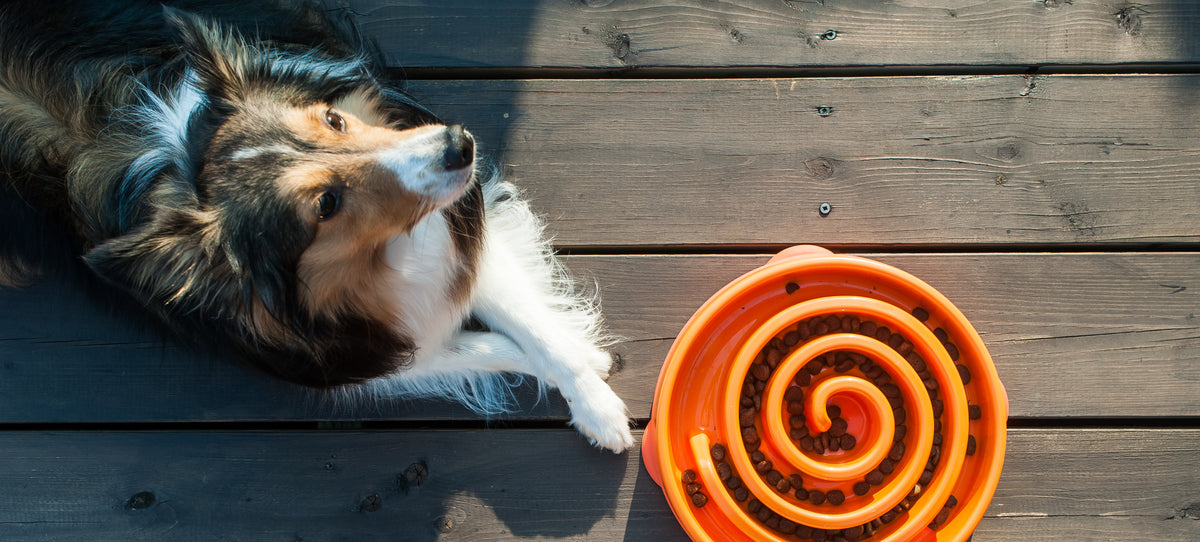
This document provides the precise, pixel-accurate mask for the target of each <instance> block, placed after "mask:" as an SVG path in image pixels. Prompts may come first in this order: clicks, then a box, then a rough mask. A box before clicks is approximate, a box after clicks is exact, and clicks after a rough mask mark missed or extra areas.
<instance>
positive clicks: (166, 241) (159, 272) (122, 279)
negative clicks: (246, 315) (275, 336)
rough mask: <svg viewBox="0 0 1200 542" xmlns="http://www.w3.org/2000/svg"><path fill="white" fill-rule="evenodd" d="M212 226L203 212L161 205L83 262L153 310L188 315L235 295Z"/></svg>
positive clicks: (229, 270) (232, 279) (231, 275)
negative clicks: (140, 224)
mask: <svg viewBox="0 0 1200 542" xmlns="http://www.w3.org/2000/svg"><path fill="white" fill-rule="evenodd" d="M212 228H213V221H212V220H209V219H206V218H205V217H204V216H203V215H202V214H200V213H194V212H184V211H180V210H175V209H160V210H159V211H158V212H157V213H156V214H155V216H154V217H153V218H152V219H151V220H149V221H147V222H146V223H145V224H143V225H142V226H140V227H138V228H137V229H134V230H133V231H131V232H129V233H127V234H125V235H122V236H120V237H115V238H112V239H109V240H107V241H105V242H104V243H102V244H100V245H98V246H96V247H95V248H93V249H91V250H90V251H88V252H87V254H85V255H84V262H85V263H86V264H87V265H88V267H90V268H91V269H92V271H94V272H95V273H96V274H97V275H99V276H100V277H101V278H103V279H105V280H106V281H108V282H109V283H111V284H113V285H115V286H117V287H119V288H121V289H122V290H125V291H126V292H129V293H130V294H132V295H133V296H134V297H135V298H137V299H138V301H140V302H141V303H142V304H143V305H145V306H146V307H148V308H150V309H151V310H153V311H155V312H159V313H162V314H171V313H185V314H186V313H188V312H192V311H196V310H201V309H203V308H205V306H206V305H210V304H212V303H213V302H221V301H226V302H227V301H232V300H233V299H234V298H236V295H231V294H232V293H233V292H236V281H235V274H234V272H233V267H232V266H231V265H230V262H229V261H228V260H227V259H226V258H225V257H224V254H223V251H222V250H221V249H220V246H219V242H218V241H217V239H216V236H215V235H213V232H212ZM214 298H224V299H214ZM231 308H232V307H231Z"/></svg>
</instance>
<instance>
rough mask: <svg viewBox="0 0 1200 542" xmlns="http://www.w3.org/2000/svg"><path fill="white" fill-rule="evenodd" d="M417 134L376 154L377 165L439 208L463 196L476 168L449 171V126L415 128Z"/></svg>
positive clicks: (468, 167) (409, 189) (469, 167)
mask: <svg viewBox="0 0 1200 542" xmlns="http://www.w3.org/2000/svg"><path fill="white" fill-rule="evenodd" d="M416 131H418V133H416V134H414V135H413V136H412V137H407V138H404V139H403V140H401V141H399V142H397V143H396V144H394V145H392V146H389V147H386V148H384V149H382V150H380V151H377V152H376V153H375V158H376V160H377V162H378V163H379V164H380V165H381V166H383V167H385V168H387V169H388V170H390V171H391V172H392V173H394V174H395V175H396V178H397V179H398V181H399V182H400V183H401V184H402V185H403V186H404V188H405V189H406V190H408V191H410V192H413V193H415V194H418V195H421V196H424V197H427V198H429V199H430V200H432V201H434V202H437V203H438V204H439V205H445V204H448V203H450V202H452V201H454V200H455V199H457V198H458V197H459V196H460V195H462V190H463V188H465V187H466V185H467V181H469V180H470V178H471V174H472V172H473V168H472V167H471V166H470V165H468V166H466V167H461V168H459V169H451V170H447V169H446V154H447V149H448V148H449V147H451V146H452V145H453V143H452V142H451V141H452V140H451V136H450V131H449V129H448V128H447V127H446V126H440V125H437V126H429V127H427V128H418V129H416Z"/></svg>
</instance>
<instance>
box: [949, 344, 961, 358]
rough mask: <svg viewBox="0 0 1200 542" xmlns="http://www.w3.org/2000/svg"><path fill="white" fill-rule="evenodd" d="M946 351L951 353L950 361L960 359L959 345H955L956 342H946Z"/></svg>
mask: <svg viewBox="0 0 1200 542" xmlns="http://www.w3.org/2000/svg"><path fill="white" fill-rule="evenodd" d="M946 353H947V354H950V361H958V357H959V355H960V354H959V353H958V347H957V346H954V343H951V342H948V343H946Z"/></svg>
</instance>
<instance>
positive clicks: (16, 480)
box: [0, 429, 1200, 542]
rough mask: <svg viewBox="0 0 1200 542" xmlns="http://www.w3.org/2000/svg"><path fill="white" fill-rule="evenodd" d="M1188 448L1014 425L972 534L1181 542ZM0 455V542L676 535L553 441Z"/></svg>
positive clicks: (274, 438)
mask: <svg viewBox="0 0 1200 542" xmlns="http://www.w3.org/2000/svg"><path fill="white" fill-rule="evenodd" d="M1197 447H1200V431H1197V430H1194V429H1177V430H1053V431H1047V430H1013V431H1011V432H1010V433H1009V439H1008V454H1007V456H1006V461H1005V465H1004V473H1003V475H1002V476H1001V480H1000V485H999V488H998V489H997V492H996V495H995V497H994V498H993V500H992V504H991V507H990V508H989V510H988V512H987V514H986V515H985V517H984V519H983V520H982V522H981V523H980V525H979V528H978V531H977V534H976V537H975V540H978V541H991V540H1018V539H1020V540H1051V539H1052V537H1058V539H1061V537H1062V536H1063V535H1064V534H1067V533H1069V536H1070V538H1071V539H1072V540H1085V541H1087V540H1115V539H1123V538H1129V539H1136V540H1194V539H1196V538H1197V537H1198V536H1200V522H1197V521H1196V520H1195V513H1196V502H1197V500H1198V498H1200V496H1198V495H1197V489H1196V488H1197V487H1200V471H1197V470H1196V469H1194V468H1191V467H1192V465H1193V462H1194V456H1195V450H1196V449H1197ZM0 448H2V449H4V450H5V453H4V455H3V457H0V487H3V488H5V489H4V491H2V492H0V538H3V539H5V540H16V539H20V540H29V541H48V540H81V539H86V540H96V541H107V540H114V541H115V540H120V541H138V540H153V541H155V542H167V541H172V540H201V539H203V540H215V539H219V540H356V541H372V540H381V541H382V540H406V541H433V540H440V541H447V540H472V541H483V540H513V539H517V540H526V539H546V538H554V539H562V540H608V539H622V538H623V539H625V540H662V541H664V542H667V541H680V542H683V541H685V540H686V537H685V536H684V535H683V533H682V530H681V529H680V528H679V527H678V525H677V524H676V522H675V520H674V518H673V517H672V515H671V512H670V510H669V508H668V507H667V505H666V502H665V499H664V498H663V496H662V493H661V490H660V489H659V488H658V486H656V485H655V484H654V483H653V482H652V481H651V480H650V479H649V476H648V475H647V474H646V472H645V469H644V468H643V467H642V466H641V458H640V457H639V455H638V454H637V453H636V452H631V453H627V454H624V455H620V456H616V455H612V454H609V453H606V452H601V451H597V450H594V449H591V448H588V447H587V445H586V444H585V443H583V442H582V440H581V439H579V438H578V437H576V436H575V435H574V434H572V433H571V432H570V431H569V430H562V431H532V430H504V431H454V432H448V431H399V432H340V431H330V432H303V431H299V432H272V431H263V432H207V431H184V432H173V431H162V432H90V431H78V432H70V433H47V432H38V431H9V432H4V433H0ZM484 450H486V452H484ZM418 462H424V464H425V466H426V468H427V472H428V477H427V478H426V479H424V481H423V483H421V484H419V485H418V484H415V483H408V482H406V481H407V480H408V478H407V477H406V476H405V473H406V471H407V470H408V468H409V466H410V465H412V464H414V463H418ZM535 465H536V474H535V472H534V471H533V470H531V468H532V466H535Z"/></svg>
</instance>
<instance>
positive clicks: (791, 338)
mask: <svg viewBox="0 0 1200 542" xmlns="http://www.w3.org/2000/svg"><path fill="white" fill-rule="evenodd" d="M799 342H800V332H799V331H796V330H792V331H789V332H787V333H784V334H783V345H784V346H796V343H799Z"/></svg>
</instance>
